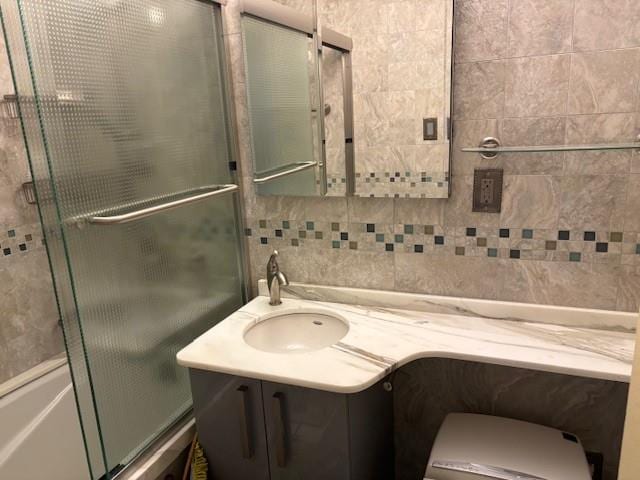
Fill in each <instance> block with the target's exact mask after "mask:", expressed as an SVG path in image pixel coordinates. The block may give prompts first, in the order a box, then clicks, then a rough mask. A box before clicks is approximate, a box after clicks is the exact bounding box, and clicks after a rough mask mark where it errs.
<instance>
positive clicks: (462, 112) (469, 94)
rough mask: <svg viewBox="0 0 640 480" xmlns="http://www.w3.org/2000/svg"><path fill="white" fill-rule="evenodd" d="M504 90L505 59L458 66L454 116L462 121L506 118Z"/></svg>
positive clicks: (454, 92)
mask: <svg viewBox="0 0 640 480" xmlns="http://www.w3.org/2000/svg"><path fill="white" fill-rule="evenodd" d="M504 91H505V64H504V62H502V61H496V62H477V63H464V64H459V65H457V66H456V75H455V77H454V86H453V95H454V98H455V101H454V105H453V112H454V113H453V114H454V117H455V118H456V119H458V120H470V119H484V118H500V117H502V115H503V111H504Z"/></svg>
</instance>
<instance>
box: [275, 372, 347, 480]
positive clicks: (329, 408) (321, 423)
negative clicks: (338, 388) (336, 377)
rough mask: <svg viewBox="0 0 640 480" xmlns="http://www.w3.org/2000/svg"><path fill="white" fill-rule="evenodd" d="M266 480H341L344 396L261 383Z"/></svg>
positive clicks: (343, 471) (344, 461) (344, 452)
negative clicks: (268, 476) (268, 473)
mask: <svg viewBox="0 0 640 480" xmlns="http://www.w3.org/2000/svg"><path fill="white" fill-rule="evenodd" d="M262 395H263V401H264V410H265V420H266V421H265V424H266V428H267V438H268V442H269V464H270V468H271V479H272V480H327V479H331V480H343V479H344V480H347V479H348V478H349V470H350V465H349V437H348V428H347V425H348V419H347V400H346V396H345V395H341V394H336V393H329V392H322V391H319V390H311V389H308V388H300V387H293V386H289V385H281V384H276V383H270V382H263V385H262Z"/></svg>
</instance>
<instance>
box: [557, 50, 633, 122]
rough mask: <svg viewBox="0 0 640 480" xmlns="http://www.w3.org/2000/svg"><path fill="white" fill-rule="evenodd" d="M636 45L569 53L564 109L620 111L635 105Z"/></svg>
mask: <svg viewBox="0 0 640 480" xmlns="http://www.w3.org/2000/svg"><path fill="white" fill-rule="evenodd" d="M639 81H640V48H636V49H630V50H619V51H610V52H593V53H580V54H575V55H573V57H572V63H571V82H570V86H569V107H568V113H570V114H580V113H608V112H612V113H620V112H633V111H635V110H636V109H637V89H638V82H639Z"/></svg>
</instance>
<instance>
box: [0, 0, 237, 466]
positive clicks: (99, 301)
mask: <svg viewBox="0 0 640 480" xmlns="http://www.w3.org/2000/svg"><path fill="white" fill-rule="evenodd" d="M2 2H3V7H4V6H6V7H7V8H3V13H4V14H5V23H6V25H7V26H8V27H9V34H8V38H9V43H10V47H11V50H12V52H13V53H15V57H16V58H15V59H14V62H13V65H14V70H15V73H16V83H17V88H18V94H19V96H20V103H21V105H22V113H23V119H24V125H25V134H26V138H27V143H28V146H29V151H30V162H31V165H32V170H33V172H34V177H35V180H36V186H37V187H38V194H39V199H40V208H41V213H42V217H43V222H44V224H45V235H46V236H47V243H48V247H49V252H50V258H51V262H52V266H53V270H54V276H55V277H56V288H57V291H58V298H59V302H60V303H61V309H62V311H63V323H64V325H65V334H66V339H67V348H68V352H69V356H70V361H71V364H72V366H73V373H74V380H76V382H75V386H76V393H77V397H78V402H79V405H80V411H81V420H82V421H83V426H84V432H85V440H86V442H87V444H88V445H89V447H88V448H89V456H90V457H91V460H90V464H91V467H92V472H93V475H92V476H93V478H98V477H99V476H100V475H101V472H104V471H107V472H109V471H112V470H113V469H115V468H116V467H117V466H118V465H121V464H125V463H126V462H128V461H129V460H130V459H131V458H133V457H134V456H135V455H136V454H137V453H138V452H140V450H141V449H142V448H144V447H145V446H146V445H147V444H148V443H149V442H150V441H152V440H153V439H155V438H156V437H157V436H158V435H159V434H161V433H162V432H163V431H164V430H165V429H166V428H167V426H169V425H170V424H171V423H172V422H174V421H175V420H176V419H177V418H179V417H181V416H182V415H183V414H184V413H185V412H186V411H187V410H188V408H190V406H191V394H190V388H189V381H188V377H187V372H186V370H185V369H183V368H181V367H178V365H177V364H176V361H175V354H176V353H177V351H178V350H179V349H181V348H182V347H183V346H184V345H186V344H187V343H188V342H190V341H191V340H193V339H194V338H196V337H197V336H198V335H199V334H201V333H202V332H204V331H205V330H207V329H209V328H211V327H212V326H213V325H215V324H216V323H217V322H218V321H220V320H221V319H223V318H224V317H225V316H227V315H228V314H229V313H231V312H232V311H233V310H235V309H237V308H238V307H239V306H240V305H241V304H242V302H243V295H242V278H241V268H240V262H241V256H240V253H241V252H240V250H239V248H240V247H239V245H240V243H239V239H238V229H237V225H236V217H235V214H234V212H235V204H234V195H235V194H233V193H231V194H227V195H221V196H215V197H211V198H209V199H207V200H204V201H201V202H199V203H194V204H190V205H187V206H183V207H181V208H178V209H174V210H170V211H167V212H165V213H159V214H156V215H154V216H150V217H147V218H144V219H140V220H137V221H134V222H131V223H127V224H124V225H94V224H91V223H90V221H89V219H90V218H91V217H92V216H94V215H96V214H97V213H99V214H100V215H105V212H107V213H108V212H110V211H111V212H119V213H122V212H125V211H127V210H130V209H132V208H136V206H139V205H141V204H145V205H157V204H160V203H162V202H163V199H166V198H167V197H173V196H175V195H178V194H181V195H188V192H190V191H199V190H201V189H203V188H209V187H211V186H214V185H223V184H229V183H233V182H232V179H231V176H230V173H229V167H228V165H229V161H230V156H229V151H230V149H229V144H228V131H227V123H226V114H225V97H224V88H223V86H224V85H223V78H224V76H223V74H222V63H221V62H222V56H221V42H222V37H221V30H220V9H219V7H218V6H217V5H215V4H213V3H209V2H201V1H197V0H73V1H69V0H47V1H44V2H43V1H42V0H2ZM19 29H21V32H22V33H21V34H22V42H23V43H21V41H19V40H18V37H17V35H16V34H15V32H17V31H19ZM22 53H24V55H21V54H22ZM27 58H28V59H29V64H27V62H26V59H27ZM23 67H24V68H23ZM29 68H30V75H27V74H26V73H25V71H24V70H25V69H29ZM27 78H28V79H29V80H28V81H27ZM185 192H187V193H185ZM88 392H89V393H88ZM90 393H93V397H92V398H88V395H90ZM89 406H91V407H92V409H93V410H92V411H89ZM93 427H95V428H93ZM92 432H93V434H94V435H97V436H98V437H99V441H98V443H99V445H100V446H101V452H100V455H99V456H100V457H101V459H100V460H101V461H102V462H103V464H102V465H99V463H100V462H98V461H97V460H96V458H97V456H96V454H95V448H94V445H96V441H95V438H93V437H92Z"/></svg>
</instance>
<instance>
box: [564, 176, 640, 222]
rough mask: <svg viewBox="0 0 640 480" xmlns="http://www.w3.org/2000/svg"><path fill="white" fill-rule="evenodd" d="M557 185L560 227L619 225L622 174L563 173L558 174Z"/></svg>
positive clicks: (624, 180) (624, 189)
mask: <svg viewBox="0 0 640 480" xmlns="http://www.w3.org/2000/svg"><path fill="white" fill-rule="evenodd" d="M560 189H561V195H562V197H561V208H560V219H559V227H560V228H563V229H569V230H570V229H580V228H582V229H585V230H610V229H611V230H613V231H616V230H621V229H622V221H623V217H624V208H625V205H624V204H625V198H626V193H627V178H626V177H625V176H617V175H574V176H565V177H561V180H560Z"/></svg>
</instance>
